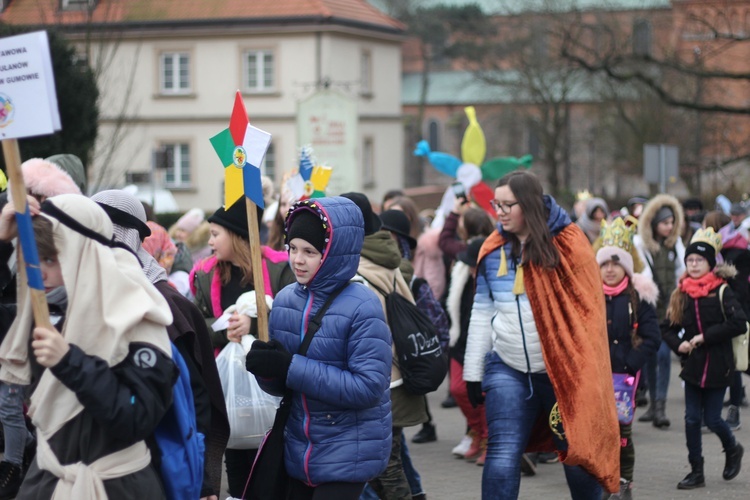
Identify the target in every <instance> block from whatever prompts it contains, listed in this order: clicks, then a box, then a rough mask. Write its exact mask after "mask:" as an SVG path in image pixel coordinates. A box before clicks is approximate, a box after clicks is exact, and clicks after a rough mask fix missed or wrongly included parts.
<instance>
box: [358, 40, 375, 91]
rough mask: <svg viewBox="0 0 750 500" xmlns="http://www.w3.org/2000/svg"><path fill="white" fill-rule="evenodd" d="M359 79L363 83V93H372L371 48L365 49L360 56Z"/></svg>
mask: <svg viewBox="0 0 750 500" xmlns="http://www.w3.org/2000/svg"><path fill="white" fill-rule="evenodd" d="M359 80H360V85H361V87H360V88H361V92H360V93H361V94H362V95H370V94H372V53H370V51H369V50H363V51H362V54H361V55H360V58H359Z"/></svg>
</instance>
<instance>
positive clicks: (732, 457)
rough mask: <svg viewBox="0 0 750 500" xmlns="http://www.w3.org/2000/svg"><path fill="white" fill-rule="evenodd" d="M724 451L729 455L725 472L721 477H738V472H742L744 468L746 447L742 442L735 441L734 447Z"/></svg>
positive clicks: (727, 478) (729, 478) (728, 478)
mask: <svg viewBox="0 0 750 500" xmlns="http://www.w3.org/2000/svg"><path fill="white" fill-rule="evenodd" d="M724 453H726V454H727V456H726V462H725V463H724V472H722V474H721V477H723V478H724V479H726V480H727V481H729V480H731V479H734V478H735V477H737V474H739V473H740V469H741V468H742V455H744V453H745V449H744V448H743V447H742V445H741V444H740V443H735V444H734V448H730V449H728V450H724Z"/></svg>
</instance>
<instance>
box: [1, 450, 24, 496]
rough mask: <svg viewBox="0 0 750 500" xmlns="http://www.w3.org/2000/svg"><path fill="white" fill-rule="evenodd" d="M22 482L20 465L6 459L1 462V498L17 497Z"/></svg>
mask: <svg viewBox="0 0 750 500" xmlns="http://www.w3.org/2000/svg"><path fill="white" fill-rule="evenodd" d="M22 482H23V478H22V477H21V468H20V467H19V466H17V465H14V464H12V463H10V462H6V461H5V460H3V461H2V462H0V500H10V499H11V498H15V497H16V494H17V493H18V490H19V489H20V488H21V483H22Z"/></svg>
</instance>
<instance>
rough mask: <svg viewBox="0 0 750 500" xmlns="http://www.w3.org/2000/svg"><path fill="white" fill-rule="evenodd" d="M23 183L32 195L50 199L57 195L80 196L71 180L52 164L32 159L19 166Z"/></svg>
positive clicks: (65, 173)
mask: <svg viewBox="0 0 750 500" xmlns="http://www.w3.org/2000/svg"><path fill="white" fill-rule="evenodd" d="M21 171H22V173H23V182H24V183H25V184H26V189H28V191H29V192H30V193H31V194H33V195H37V196H39V195H41V196H46V197H47V198H50V197H52V196H57V195H58V194H81V189H80V188H79V187H78V185H77V184H76V183H75V182H74V181H73V178H72V177H71V176H70V175H69V174H68V173H67V172H65V171H64V170H63V169H61V168H60V167H58V166H57V165H55V164H54V163H51V162H48V161H47V160H42V159H41V158H32V159H30V160H26V161H25V162H23V164H22V165H21Z"/></svg>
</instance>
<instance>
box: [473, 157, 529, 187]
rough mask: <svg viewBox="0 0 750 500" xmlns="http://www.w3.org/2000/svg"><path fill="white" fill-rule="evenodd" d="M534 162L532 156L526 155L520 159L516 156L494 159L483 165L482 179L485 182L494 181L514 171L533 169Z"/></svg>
mask: <svg viewBox="0 0 750 500" xmlns="http://www.w3.org/2000/svg"><path fill="white" fill-rule="evenodd" d="M533 160H534V159H533V157H532V156H531V155H524V156H522V157H520V158H516V157H514V156H505V157H498V158H492V159H491V160H487V162H486V163H485V164H484V165H482V179H483V180H485V181H494V180H497V179H499V178H501V177H502V176H504V175H505V174H508V173H510V172H513V171H514V170H518V169H520V168H526V169H528V168H531V163H532V161H533Z"/></svg>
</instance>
